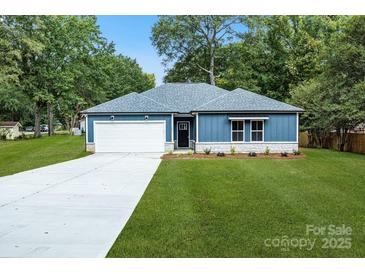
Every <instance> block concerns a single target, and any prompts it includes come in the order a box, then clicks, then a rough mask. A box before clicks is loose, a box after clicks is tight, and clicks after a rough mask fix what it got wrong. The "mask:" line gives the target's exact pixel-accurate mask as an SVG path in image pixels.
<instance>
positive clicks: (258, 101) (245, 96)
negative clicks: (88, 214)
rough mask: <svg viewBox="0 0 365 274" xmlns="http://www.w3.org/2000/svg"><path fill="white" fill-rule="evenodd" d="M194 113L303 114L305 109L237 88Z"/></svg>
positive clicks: (200, 107)
mask: <svg viewBox="0 0 365 274" xmlns="http://www.w3.org/2000/svg"><path fill="white" fill-rule="evenodd" d="M194 111H219V112H220V111H227V112H229V111H244V112H246V111H252V112H263V111H274V112H276V111H278V112H286V111H287V112H302V111H303V109H301V108H297V107H295V106H292V105H289V104H286V103H283V102H280V101H277V100H274V99H271V98H269V97H266V96H263V95H260V94H257V93H254V92H251V91H247V90H244V89H241V88H237V89H235V90H233V91H231V92H229V93H228V94H225V95H224V96H221V97H219V98H216V99H214V100H211V101H210V102H207V103H205V104H201V105H200V106H198V107H196V108H195V109H194Z"/></svg>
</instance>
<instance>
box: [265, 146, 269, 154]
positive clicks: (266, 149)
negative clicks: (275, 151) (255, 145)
mask: <svg viewBox="0 0 365 274" xmlns="http://www.w3.org/2000/svg"><path fill="white" fill-rule="evenodd" d="M264 153H265V155H269V154H270V148H269V147H266V148H265V151H264Z"/></svg>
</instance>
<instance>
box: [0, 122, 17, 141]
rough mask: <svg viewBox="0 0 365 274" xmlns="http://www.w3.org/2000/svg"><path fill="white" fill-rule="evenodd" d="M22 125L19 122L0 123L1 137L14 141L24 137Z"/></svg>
mask: <svg viewBox="0 0 365 274" xmlns="http://www.w3.org/2000/svg"><path fill="white" fill-rule="evenodd" d="M21 127H22V125H21V124H20V123H19V122H13V121H6V122H0V136H1V137H5V139H7V140H14V139H16V138H18V137H19V136H21V135H22V132H21Z"/></svg>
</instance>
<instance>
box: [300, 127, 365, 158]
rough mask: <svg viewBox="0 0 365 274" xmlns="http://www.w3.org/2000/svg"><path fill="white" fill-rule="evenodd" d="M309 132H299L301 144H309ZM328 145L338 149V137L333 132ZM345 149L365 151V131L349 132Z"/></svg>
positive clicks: (304, 145) (303, 145)
mask: <svg viewBox="0 0 365 274" xmlns="http://www.w3.org/2000/svg"><path fill="white" fill-rule="evenodd" d="M308 139H309V138H308V133H307V132H301V133H300V134H299V146H301V147H307V146H308ZM326 147H328V148H330V149H336V150H338V137H337V135H336V133H333V134H332V135H331V136H330V137H329V138H328V140H327V142H326ZM345 151H350V152H357V153H365V133H349V137H348V143H347V145H346V146H345Z"/></svg>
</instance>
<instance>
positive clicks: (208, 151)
mask: <svg viewBox="0 0 365 274" xmlns="http://www.w3.org/2000/svg"><path fill="white" fill-rule="evenodd" d="M211 151H212V148H207V147H206V148H204V153H205V154H206V155H209V154H210V152H211Z"/></svg>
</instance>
